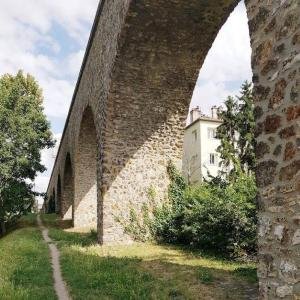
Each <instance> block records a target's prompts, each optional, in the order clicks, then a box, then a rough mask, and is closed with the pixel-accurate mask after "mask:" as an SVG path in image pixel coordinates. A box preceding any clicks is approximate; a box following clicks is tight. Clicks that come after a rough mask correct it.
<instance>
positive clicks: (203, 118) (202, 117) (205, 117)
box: [185, 116, 223, 129]
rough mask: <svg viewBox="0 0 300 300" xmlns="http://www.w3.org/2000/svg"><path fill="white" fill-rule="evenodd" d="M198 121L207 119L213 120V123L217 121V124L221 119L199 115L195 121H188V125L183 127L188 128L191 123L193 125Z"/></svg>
mask: <svg viewBox="0 0 300 300" xmlns="http://www.w3.org/2000/svg"><path fill="white" fill-rule="evenodd" d="M200 121H208V122H214V123H219V124H221V123H223V121H222V120H220V119H215V118H211V117H207V116H201V117H199V118H197V119H196V120H195V121H193V122H192V123H190V124H189V125H187V126H186V127H185V129H188V128H189V127H191V126H192V125H194V124H196V123H197V122H200Z"/></svg>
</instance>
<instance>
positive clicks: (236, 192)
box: [151, 165, 257, 256]
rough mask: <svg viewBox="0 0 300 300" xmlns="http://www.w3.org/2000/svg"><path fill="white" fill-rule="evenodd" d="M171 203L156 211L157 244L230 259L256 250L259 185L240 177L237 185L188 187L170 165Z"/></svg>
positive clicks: (154, 229)
mask: <svg viewBox="0 0 300 300" xmlns="http://www.w3.org/2000/svg"><path fill="white" fill-rule="evenodd" d="M169 174H170V179H171V184H170V187H169V199H170V202H169V203H167V204H163V206H161V207H159V208H156V209H155V210H154V213H153V214H154V218H153V220H152V223H151V230H152V235H153V236H154V237H155V238H156V239H157V240H158V241H164V242H169V243H181V244H188V245H193V246H195V247H199V248H202V249H203V248H205V249H211V250H214V251H217V252H221V253H223V254H225V255H226V254H227V255H231V256H240V255H243V254H246V253H254V252H255V250H256V223H257V220H256V204H255V199H256V185H255V181H254V178H253V177H251V176H246V175H241V176H240V178H238V179H237V180H236V181H235V182H234V183H230V184H229V183H227V184H226V185H224V184H222V185H216V184H210V183H203V184H201V185H199V186H192V187H191V186H187V185H186V183H185V181H184V179H183V178H182V177H181V175H180V174H179V173H178V172H177V171H176V169H175V168H174V167H173V166H172V165H170V166H169Z"/></svg>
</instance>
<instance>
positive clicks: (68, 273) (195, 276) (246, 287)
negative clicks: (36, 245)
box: [43, 215, 257, 300]
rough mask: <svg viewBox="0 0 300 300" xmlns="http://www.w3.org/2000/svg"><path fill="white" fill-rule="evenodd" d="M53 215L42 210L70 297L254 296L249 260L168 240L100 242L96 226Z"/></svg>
mask: <svg viewBox="0 0 300 300" xmlns="http://www.w3.org/2000/svg"><path fill="white" fill-rule="evenodd" d="M55 219H56V216H55V215H54V216H53V215H47V217H46V220H45V218H44V216H43V221H44V223H45V225H47V226H48V227H49V234H50V236H51V238H52V239H53V240H55V241H56V242H57V244H58V245H59V247H60V250H61V254H62V255H61V264H62V271H63V276H64V278H65V280H66V282H67V283H68V286H69V287H70V290H71V294H72V296H73V298H74V299H199V295H201V298H200V299H239V300H242V299H257V279H256V269H255V266H254V265H247V264H245V263H240V262H230V261H228V260H225V259H220V258H219V257H216V256H214V255H212V254H209V253H202V252H199V251H195V250H191V249H189V248H185V247H184V248H182V247H179V246H173V245H153V244H134V245H130V246H111V247H109V246H103V247H101V246H99V245H97V240H96V233H95V232H93V231H91V232H88V233H78V232H69V231H68V230H62V229H60V226H63V225H62V224H61V223H59V222H57V220H55Z"/></svg>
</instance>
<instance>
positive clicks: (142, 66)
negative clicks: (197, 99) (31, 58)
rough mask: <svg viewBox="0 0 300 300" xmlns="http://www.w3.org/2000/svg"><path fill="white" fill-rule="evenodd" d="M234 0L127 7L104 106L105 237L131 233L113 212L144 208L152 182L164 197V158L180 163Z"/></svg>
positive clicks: (162, 2) (135, 3) (147, 0)
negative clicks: (199, 85)
mask: <svg viewBox="0 0 300 300" xmlns="http://www.w3.org/2000/svg"><path fill="white" fill-rule="evenodd" d="M128 2H129V1H125V3H128ZM238 2H239V1H232V0H231V1H228V0H224V1H199V0H191V1H181V0H180V1H178V0H177V1H175V0H172V1H165V0H160V1H150V0H143V1H131V2H130V5H129V6H128V7H127V9H128V11H127V14H126V18H125V25H124V26H123V30H122V31H121V33H120V37H119V39H118V41H117V42H118V48H117V56H116V60H115V62H114V68H113V70H112V74H111V82H110V90H109V94H108V99H107V104H106V105H107V106H106V107H105V109H106V119H105V137H104V138H103V145H104V149H105V152H104V153H103V157H104V162H103V174H102V176H103V178H102V179H103V181H102V184H101V188H102V193H101V194H102V199H100V200H99V203H101V205H102V208H101V206H100V207H99V208H100V209H102V211H100V212H99V215H103V218H102V220H100V222H102V223H100V227H101V228H103V235H102V241H103V242H119V241H120V240H121V241H122V240H124V241H126V240H128V239H129V238H128V236H126V235H125V234H124V231H123V229H122V226H121V225H120V224H119V223H118V222H116V221H115V219H116V216H117V217H120V218H121V219H122V218H125V219H126V218H127V217H128V214H129V208H130V207H134V208H135V209H137V211H139V210H141V207H142V206H143V204H144V203H147V202H148V201H149V199H148V196H147V191H148V190H149V188H150V187H151V186H153V187H155V188H156V195H157V199H156V201H157V202H159V201H164V199H165V198H166V196H167V195H166V193H167V186H168V183H169V179H168V175H167V173H166V169H167V164H168V161H169V160H172V161H173V162H175V163H177V165H178V166H180V162H181V159H182V148H183V147H182V144H183V134H184V127H185V120H186V116H187V113H188V108H189V103H190V100H191V97H192V93H193V90H194V87H195V83H196V80H197V78H198V74H199V69H200V68H201V66H202V64H203V61H204V59H205V57H206V55H207V52H208V50H209V49H210V47H211V45H212V43H213V41H214V39H215V37H216V35H217V33H218V31H219V29H220V28H221V26H222V25H223V23H224V22H225V21H226V19H227V18H228V16H229V14H230V13H231V12H232V10H233V9H234V7H235V5H236V4H237V3H238ZM108 3H109V1H107V2H106V5H105V7H104V11H103V13H105V12H106V10H107V9H108V8H109V5H108ZM119 3H120V2H119ZM216 3H218V4H217V5H216ZM123 5H124V4H123ZM114 9H115V10H116V13H118V11H117V10H118V9H120V10H122V9H124V6H122V5H120V6H119V7H118V8H114ZM122 13H123V14H124V12H122ZM99 30H100V31H101V27H99ZM102 30H104V29H103V28H102ZM96 38H97V35H96ZM132 203H133V204H132ZM102 212H103V214H102Z"/></svg>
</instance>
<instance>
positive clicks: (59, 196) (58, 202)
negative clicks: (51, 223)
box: [55, 175, 62, 214]
mask: <svg viewBox="0 0 300 300" xmlns="http://www.w3.org/2000/svg"><path fill="white" fill-rule="evenodd" d="M61 203H62V188H61V177H60V175H58V179H57V186H56V205H55V212H56V213H57V214H60V213H61Z"/></svg>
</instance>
